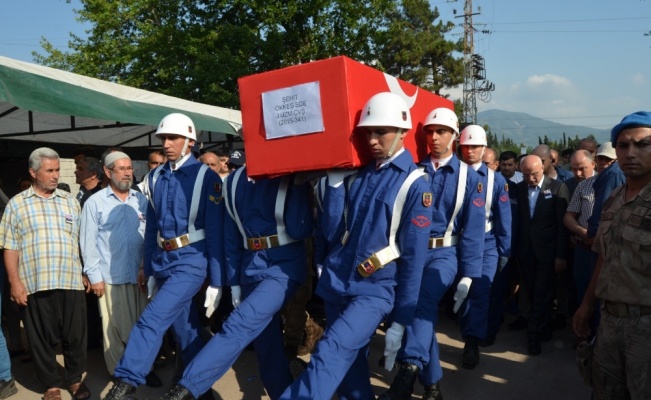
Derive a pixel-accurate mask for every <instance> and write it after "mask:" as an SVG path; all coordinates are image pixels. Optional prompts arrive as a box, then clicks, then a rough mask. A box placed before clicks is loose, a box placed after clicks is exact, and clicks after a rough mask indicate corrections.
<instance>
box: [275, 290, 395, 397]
mask: <svg viewBox="0 0 651 400" xmlns="http://www.w3.org/2000/svg"><path fill="white" fill-rule="evenodd" d="M324 305H325V312H326V324H327V325H326V331H325V334H324V335H323V338H321V340H320V341H319V343H318V344H317V347H316V351H315V352H314V353H313V354H312V357H311V359H310V363H309V364H308V366H307V369H306V370H305V372H303V374H301V376H299V377H298V379H297V380H295V381H294V383H293V384H292V385H291V386H290V387H288V388H287V390H285V392H284V393H283V394H282V395H281V396H280V399H283V400H307V399H311V400H330V399H332V396H333V395H334V394H335V392H337V394H338V395H339V399H341V400H349V399H361V400H369V399H375V395H374V394H373V389H372V387H371V378H370V372H369V367H368V360H367V354H368V344H369V342H370V340H371V336H372V335H373V334H374V333H375V329H376V327H377V326H378V325H379V324H380V322H382V320H383V319H384V318H385V317H386V316H387V315H388V314H389V312H391V309H392V308H393V302H392V301H391V302H390V301H387V300H386V299H382V298H379V297H370V296H354V297H347V298H342V299H339V301H338V302H337V303H334V302H332V301H328V300H324Z"/></svg>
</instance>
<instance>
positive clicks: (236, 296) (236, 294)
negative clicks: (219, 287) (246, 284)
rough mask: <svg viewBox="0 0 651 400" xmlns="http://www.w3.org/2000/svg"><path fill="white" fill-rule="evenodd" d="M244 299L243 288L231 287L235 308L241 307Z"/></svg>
mask: <svg viewBox="0 0 651 400" xmlns="http://www.w3.org/2000/svg"><path fill="white" fill-rule="evenodd" d="M241 297H242V288H241V287H239V285H236V286H231V298H232V299H233V308H237V306H239V305H240V298H241Z"/></svg>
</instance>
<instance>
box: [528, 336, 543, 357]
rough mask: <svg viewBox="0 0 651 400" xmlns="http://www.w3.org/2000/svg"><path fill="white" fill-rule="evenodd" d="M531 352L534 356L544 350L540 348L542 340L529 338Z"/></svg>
mask: <svg viewBox="0 0 651 400" xmlns="http://www.w3.org/2000/svg"><path fill="white" fill-rule="evenodd" d="M528 351H529V354H530V355H532V356H537V355H538V354H540V352H541V351H542V350H541V348H540V340H538V339H534V338H529V349H528Z"/></svg>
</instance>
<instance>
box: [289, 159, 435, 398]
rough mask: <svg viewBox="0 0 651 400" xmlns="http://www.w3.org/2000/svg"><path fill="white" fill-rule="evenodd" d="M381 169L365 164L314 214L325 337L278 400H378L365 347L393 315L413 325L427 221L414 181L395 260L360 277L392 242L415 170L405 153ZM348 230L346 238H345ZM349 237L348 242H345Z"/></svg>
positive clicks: (420, 187)
mask: <svg viewBox="0 0 651 400" xmlns="http://www.w3.org/2000/svg"><path fill="white" fill-rule="evenodd" d="M394 157H395V158H393V160H391V161H390V162H389V163H387V165H384V166H382V167H381V168H379V169H376V168H375V165H374V164H372V165H369V166H367V167H365V168H363V169H361V170H360V171H359V174H358V175H357V176H356V177H352V176H351V177H348V178H347V179H346V181H345V182H344V184H342V185H340V186H338V187H333V186H330V185H328V186H326V189H325V193H323V209H322V210H319V226H320V229H319V232H318V234H319V235H320V236H321V238H320V240H317V241H315V244H319V245H322V246H325V251H319V252H316V253H317V254H325V258H324V259H322V260H317V263H319V264H322V265H323V272H322V275H321V278H320V279H319V283H318V285H317V289H316V293H317V294H318V295H319V296H321V297H322V298H323V300H324V306H325V313H326V323H327V326H326V332H325V334H324V336H323V338H321V340H320V341H319V343H318V345H317V349H316V351H315V352H314V354H312V357H311V360H310V363H309V365H308V367H307V370H306V371H305V372H304V373H303V374H302V375H301V376H300V377H299V378H298V379H297V380H296V381H294V383H293V384H292V385H291V386H290V387H289V388H287V390H285V392H284V393H283V394H282V395H281V396H280V398H281V399H328V400H329V399H331V398H332V396H333V395H334V393H335V392H337V394H338V395H339V398H340V399H342V400H343V399H372V398H375V396H374V395H373V390H372V387H371V382H370V372H369V367H368V360H367V353H368V344H369V342H370V339H371V337H372V336H373V334H375V330H376V328H377V326H378V325H379V324H380V322H382V321H383V320H384V319H386V318H387V316H388V314H389V313H390V312H391V310H392V309H393V310H394V315H393V320H394V321H397V322H399V323H401V324H409V323H411V321H412V319H413V316H414V313H415V311H416V302H417V298H418V288H419V287H420V280H421V277H422V265H423V264H424V261H425V253H426V251H425V249H426V247H427V238H428V233H429V225H430V223H431V214H432V212H431V205H430V203H431V199H432V198H431V193H428V192H429V189H428V187H427V182H426V181H425V180H424V179H423V178H422V177H419V178H418V179H416V181H414V182H413V184H412V185H411V186H410V188H409V191H408V193H407V196H406V199H405V202H404V208H403V210H402V213H401V214H400V221H399V222H400V224H399V226H398V231H397V235H396V244H397V247H398V248H399V249H400V257H399V258H397V259H395V260H394V261H391V262H389V263H387V264H386V265H385V266H384V268H381V269H379V270H377V271H376V272H374V273H373V274H371V275H370V276H368V277H366V278H364V277H362V275H361V274H360V272H359V271H358V266H359V265H360V264H364V261H365V260H366V259H367V258H369V257H370V256H371V255H373V254H374V253H376V252H378V251H380V250H382V249H383V248H386V247H387V246H388V245H389V231H390V224H391V218H392V215H393V209H394V202H395V200H396V197H397V194H398V191H399V189H400V187H401V185H402V184H403V182H405V180H406V179H407V177H408V175H409V174H410V173H411V172H412V171H414V170H415V169H416V166H415V165H414V163H413V159H412V157H411V155H410V154H409V153H408V152H407V151H403V152H400V153H399V154H397V155H396V156H394ZM346 232H348V235H346V234H345V233H346ZM346 237H347V239H346V240H344V239H345V238H346Z"/></svg>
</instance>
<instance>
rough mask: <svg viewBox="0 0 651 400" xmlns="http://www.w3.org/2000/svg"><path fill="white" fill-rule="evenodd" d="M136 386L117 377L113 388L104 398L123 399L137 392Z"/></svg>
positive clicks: (111, 399) (110, 399) (105, 399)
mask: <svg viewBox="0 0 651 400" xmlns="http://www.w3.org/2000/svg"><path fill="white" fill-rule="evenodd" d="M135 391H136V388H135V387H134V386H131V385H129V384H128V383H126V382H124V381H123V380H120V379H117V380H116V381H115V384H113V387H112V388H111V390H109V391H108V393H107V394H106V396H104V398H103V399H102V400H122V399H124V398H126V397H127V396H128V395H130V394H132V393H135Z"/></svg>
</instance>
